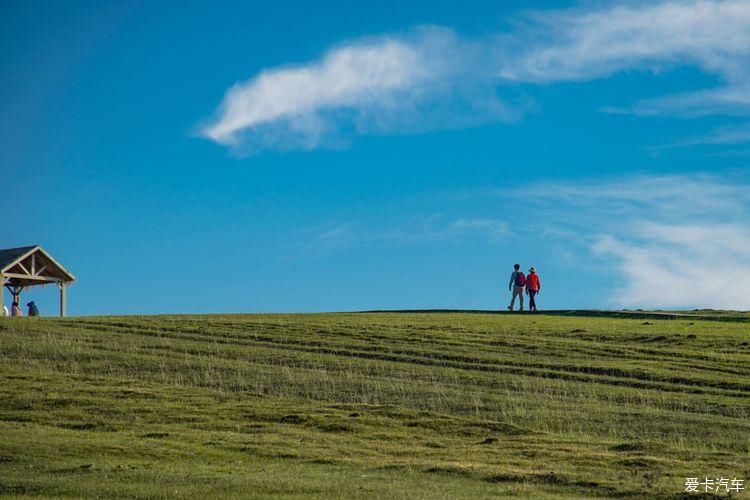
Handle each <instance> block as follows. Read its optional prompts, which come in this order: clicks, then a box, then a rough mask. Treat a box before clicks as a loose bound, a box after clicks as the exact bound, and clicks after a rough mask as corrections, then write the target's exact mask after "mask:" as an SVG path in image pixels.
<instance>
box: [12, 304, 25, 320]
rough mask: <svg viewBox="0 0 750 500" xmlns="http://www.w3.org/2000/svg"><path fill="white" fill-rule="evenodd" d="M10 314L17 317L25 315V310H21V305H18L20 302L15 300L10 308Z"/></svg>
mask: <svg viewBox="0 0 750 500" xmlns="http://www.w3.org/2000/svg"><path fill="white" fill-rule="evenodd" d="M10 315H11V316H13V317H16V318H20V317H21V316H23V310H21V306H20V305H18V302H13V305H12V306H11V308H10Z"/></svg>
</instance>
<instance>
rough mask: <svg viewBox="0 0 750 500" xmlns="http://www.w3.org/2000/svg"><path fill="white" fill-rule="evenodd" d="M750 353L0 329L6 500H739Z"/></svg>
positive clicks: (142, 327)
mask: <svg viewBox="0 0 750 500" xmlns="http://www.w3.org/2000/svg"><path fill="white" fill-rule="evenodd" d="M749 344H750V316H748V315H742V314H734V315H727V314H716V315H712V314H710V313H705V314H704V313H701V314H696V316H694V317H693V316H685V317H682V316H677V317H660V316H651V315H648V314H643V315H640V316H629V317H611V316H610V315H607V314H603V313H601V314H588V313H578V314H570V315H565V314H559V315H541V314H539V315H517V314H512V315H511V314H478V313H477V314H468V313H432V314H427V313H366V314H311V315H232V316H151V317H145V316H144V317H97V318H80V319H67V320H57V319H38V320H37V319H28V318H24V319H16V318H2V319H1V320H0V494H2V495H3V496H40V495H41V496H70V497H81V496H87V497H88V496H98V497H107V498H111V497H143V498H146V497H168V496H180V497H186V496H191V497H252V496H257V497H271V496H274V497H276V496H285V497H309V496H314V497H326V498H330V497H339V498H353V497H380V498H383V497H385V498H388V497H391V498H402V497H404V498H413V497H428V498H441V497H473V498H478V497H488V496H511V495H526V496H538V497H575V496H587V497H618V498H622V497H629V496H632V497H680V496H681V495H684V490H685V486H684V483H685V479H686V477H701V478H703V477H705V476H708V477H720V476H722V477H725V478H730V479H731V478H740V479H745V480H746V484H745V486H746V487H748V488H750V484H747V483H748V480H750V345H749ZM735 496H739V498H742V497H745V496H746V497H748V498H750V493H748V492H747V490H746V491H743V492H740V493H739V495H736V494H735Z"/></svg>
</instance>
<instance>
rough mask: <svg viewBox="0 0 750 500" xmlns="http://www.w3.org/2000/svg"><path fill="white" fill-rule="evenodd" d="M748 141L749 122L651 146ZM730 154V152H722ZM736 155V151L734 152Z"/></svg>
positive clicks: (749, 134) (666, 147)
mask: <svg viewBox="0 0 750 500" xmlns="http://www.w3.org/2000/svg"><path fill="white" fill-rule="evenodd" d="M749 142H750V124H749V123H743V124H740V125H725V126H723V127H718V128H716V129H714V130H712V131H711V132H709V133H707V134H703V135H699V136H695V137H690V138H688V139H682V140H680V141H676V142H673V143H671V144H666V145H663V146H658V147H655V148H652V150H654V151H659V150H664V149H671V148H680V147H686V146H702V145H727V144H745V143H749ZM723 154H729V155H731V152H723ZM735 155H736V152H735Z"/></svg>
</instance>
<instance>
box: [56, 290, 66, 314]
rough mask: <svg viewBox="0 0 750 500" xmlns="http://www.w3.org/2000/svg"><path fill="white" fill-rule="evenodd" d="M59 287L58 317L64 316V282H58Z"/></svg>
mask: <svg viewBox="0 0 750 500" xmlns="http://www.w3.org/2000/svg"><path fill="white" fill-rule="evenodd" d="M58 286H59V287H60V317H61V318H64V317H65V283H58Z"/></svg>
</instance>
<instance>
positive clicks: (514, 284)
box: [508, 264, 526, 311]
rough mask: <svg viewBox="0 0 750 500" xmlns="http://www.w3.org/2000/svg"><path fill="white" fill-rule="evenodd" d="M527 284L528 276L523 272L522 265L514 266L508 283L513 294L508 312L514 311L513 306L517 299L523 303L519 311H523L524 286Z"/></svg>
mask: <svg viewBox="0 0 750 500" xmlns="http://www.w3.org/2000/svg"><path fill="white" fill-rule="evenodd" d="M525 284H526V276H524V275H523V273H522V272H521V264H515V265H514V266H513V272H512V273H511V275H510V281H509V282H508V291H509V292H510V291H512V292H513V297H512V298H511V299H510V305H509V306H508V310H509V311H512V310H513V305H514V304H515V303H516V297H518V301H519V302H520V303H521V307H520V309H519V311H523V286H524V285H525Z"/></svg>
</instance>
